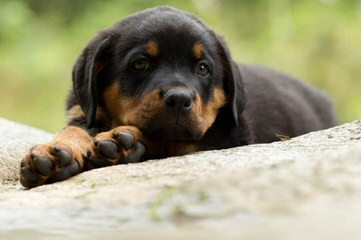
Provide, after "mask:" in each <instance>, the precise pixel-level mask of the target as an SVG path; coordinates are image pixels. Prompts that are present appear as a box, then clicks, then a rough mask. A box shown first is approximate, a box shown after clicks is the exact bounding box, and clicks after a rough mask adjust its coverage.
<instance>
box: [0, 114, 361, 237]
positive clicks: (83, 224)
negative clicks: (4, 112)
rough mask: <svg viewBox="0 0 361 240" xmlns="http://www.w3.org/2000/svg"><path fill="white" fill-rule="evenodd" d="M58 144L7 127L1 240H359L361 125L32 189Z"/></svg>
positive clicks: (0, 161)
mask: <svg viewBox="0 0 361 240" xmlns="http://www.w3.org/2000/svg"><path fill="white" fill-rule="evenodd" d="M50 136H51V135H49V134H46V133H44V132H41V131H38V130H30V128H28V127H24V126H19V125H17V124H15V123H11V122H8V121H5V120H0V142H1V144H0V166H1V169H0V170H1V171H0V173H1V178H0V179H1V182H0V239H20V238H23V237H27V238H31V237H33V238H34V239H64V238H67V239H115V238H116V237H118V238H121V239H160V238H162V239H361V228H360V227H359V225H360V222H361V204H360V197H361V121H357V122H353V123H350V124H345V125H342V126H339V127H335V128H332V129H328V130H324V131H319V132H313V133H310V134H307V135H304V136H300V137H297V138H294V139H291V140H288V141H282V142H276V143H272V144H260V145H251V146H244V147H237V148H233V149H225V150H220V151H208V152H198V153H195V154H191V155H187V156H183V157H173V158H168V159H162V160H152V161H147V162H144V163H137V164H128V165H118V166H114V167H107V168H102V169H96V170H92V171H88V172H84V173H82V174H80V175H78V176H75V177H73V178H71V179H69V180H67V181H64V182H59V183H55V184H50V185H45V186H41V187H37V188H34V189H31V190H24V189H23V188H22V187H21V186H20V184H19V183H18V181H17V180H18V168H19V160H20V158H21V155H22V154H23V153H24V152H25V151H27V149H28V148H29V147H30V145H32V144H35V143H38V142H45V141H48V140H49V137H50Z"/></svg>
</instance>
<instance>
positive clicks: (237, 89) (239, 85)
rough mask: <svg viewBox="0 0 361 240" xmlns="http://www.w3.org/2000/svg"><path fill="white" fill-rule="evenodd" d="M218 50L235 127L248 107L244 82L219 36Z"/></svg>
mask: <svg viewBox="0 0 361 240" xmlns="http://www.w3.org/2000/svg"><path fill="white" fill-rule="evenodd" d="M217 40H218V49H219V54H220V56H221V61H222V65H223V75H224V76H223V82H224V87H225V91H226V93H227V95H228V96H229V106H228V107H229V110H230V112H231V114H232V118H233V120H234V123H235V125H237V126H238V124H239V117H240V114H241V112H242V111H243V110H244V108H245V105H246V101H247V99H246V95H245V92H244V86H243V80H242V76H241V73H240V71H239V68H238V66H237V64H236V63H235V62H234V61H233V60H232V57H231V54H230V53H229V50H228V47H227V45H226V43H225V41H224V40H223V39H222V37H220V36H217Z"/></svg>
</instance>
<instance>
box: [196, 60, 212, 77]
mask: <svg viewBox="0 0 361 240" xmlns="http://www.w3.org/2000/svg"><path fill="white" fill-rule="evenodd" d="M209 73H210V69H209V66H208V64H206V63H204V62H201V63H199V64H198V65H197V74H198V75H199V76H202V77H204V76H206V75H208V74H209Z"/></svg>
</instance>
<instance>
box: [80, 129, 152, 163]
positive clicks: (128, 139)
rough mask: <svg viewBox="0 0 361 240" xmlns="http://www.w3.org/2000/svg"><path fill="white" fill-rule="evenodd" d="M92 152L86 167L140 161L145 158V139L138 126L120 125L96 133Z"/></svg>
mask: <svg viewBox="0 0 361 240" xmlns="http://www.w3.org/2000/svg"><path fill="white" fill-rule="evenodd" d="M91 152H92V153H93V154H92V155H91V156H90V157H89V161H88V164H87V166H86V169H92V168H98V167H104V166H110V165H115V164H120V163H133V162H139V161H141V160H144V159H142V158H143V156H144V154H145V140H144V138H143V134H142V132H141V131H140V130H139V129H138V128H137V127H133V126H120V127H116V128H114V129H112V130H110V131H108V132H102V133H99V134H98V135H96V136H95V141H94V147H93V149H92V150H91Z"/></svg>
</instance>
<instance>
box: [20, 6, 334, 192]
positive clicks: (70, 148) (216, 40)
mask: <svg viewBox="0 0 361 240" xmlns="http://www.w3.org/2000/svg"><path fill="white" fill-rule="evenodd" d="M72 78H73V89H72V91H71V93H70V95H69V97H68V101H67V121H68V127H66V128H65V129H63V130H62V131H60V132H59V133H57V134H56V136H55V138H54V140H53V141H51V142H49V143H47V144H40V145H36V146H34V147H33V148H32V149H31V150H30V151H29V153H28V154H27V155H26V156H25V157H24V158H23V160H22V163H21V170H20V176H21V179H20V181H21V184H22V185H23V186H25V187H26V188H31V187H35V186H38V185H41V184H44V183H51V182H55V181H60V180H64V179H67V178H69V177H71V176H73V175H75V174H78V173H80V172H82V171H84V170H88V169H93V168H99V167H104V166H109V165H115V164H120V163H134V162H139V161H144V160H147V159H154V158H164V157H168V156H175V155H183V154H187V153H191V152H194V151H200V150H209V149H223V148H231V147H236V146H242V145H247V144H253V143H269V142H273V141H277V140H279V137H278V136H279V135H286V136H289V137H294V136H298V135H301V134H304V133H307V132H310V131H315V130H320V129H324V128H329V127H332V126H334V125H335V124H336V116H335V113H334V110H333V106H332V104H331V103H330V101H329V99H328V98H327V97H326V96H325V95H324V94H323V93H322V92H321V91H319V90H317V89H315V88H313V87H310V86H308V85H306V84H304V83H301V82H299V81H298V80H296V79H294V78H292V77H289V76H287V75H284V74H281V73H278V72H274V71H272V70H269V69H266V68H263V67H260V66H254V65H247V64H239V63H236V62H235V61H234V60H233V59H232V57H231V55H230V53H229V50H228V48H227V46H226V44H225V42H224V40H223V39H222V38H221V37H220V36H219V35H217V34H216V33H215V32H213V31H212V30H211V29H210V28H209V27H208V26H207V25H206V24H204V23H203V22H202V21H201V20H199V19H198V18H196V17H195V16H193V15H191V14H189V13H186V12H183V11H180V10H177V9H174V8H169V7H158V8H152V9H149V10H146V11H143V12H139V13H137V14H135V15H132V16H129V17H127V18H125V19H123V20H121V21H119V22H117V23H116V24H115V25H113V26H112V27H110V28H108V29H106V30H104V31H102V32H100V33H99V34H98V35H97V36H96V37H95V38H93V39H92V40H91V41H90V42H89V44H88V45H87V46H86V47H85V49H84V50H83V52H82V53H81V55H80V56H79V58H78V59H77V61H76V63H75V66H74V69H73V75H72Z"/></svg>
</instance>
